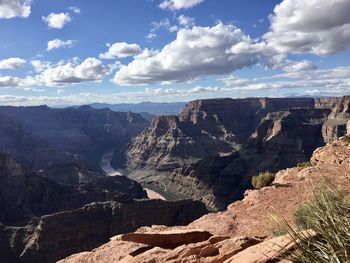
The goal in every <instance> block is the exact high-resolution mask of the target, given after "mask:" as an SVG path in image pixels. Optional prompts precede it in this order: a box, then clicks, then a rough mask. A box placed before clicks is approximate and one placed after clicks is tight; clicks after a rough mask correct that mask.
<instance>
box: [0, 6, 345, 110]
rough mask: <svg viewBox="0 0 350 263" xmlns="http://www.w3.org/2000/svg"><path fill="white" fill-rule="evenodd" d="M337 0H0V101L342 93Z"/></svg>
mask: <svg viewBox="0 0 350 263" xmlns="http://www.w3.org/2000/svg"><path fill="white" fill-rule="evenodd" d="M349 14H350V1H349V0H308V1H305V0H264V1H262V0H103V1H101V0H100V1H98V0H0V32H1V37H0V105H42V104H47V105H50V106H68V105H77V104H89V103H94V102H100V103H112V104H113V103H137V102H142V101H153V102H175V101H189V100H195V99H203V98H218V97H231V98H243V97H292V96H293V97H296V96H315V97H316V96H317V97H318V96H340V95H345V94H349V91H350V65H349V62H350V16H349Z"/></svg>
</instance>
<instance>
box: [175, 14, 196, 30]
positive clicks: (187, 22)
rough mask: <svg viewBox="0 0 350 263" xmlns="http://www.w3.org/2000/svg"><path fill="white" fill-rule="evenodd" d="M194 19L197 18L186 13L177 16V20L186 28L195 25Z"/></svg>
mask: <svg viewBox="0 0 350 263" xmlns="http://www.w3.org/2000/svg"><path fill="white" fill-rule="evenodd" d="M194 20H195V19H194V18H193V17H188V16H185V15H180V16H179V17H178V18H177V21H178V22H179V24H180V26H183V27H185V28H188V27H192V26H194V25H195V23H194Z"/></svg>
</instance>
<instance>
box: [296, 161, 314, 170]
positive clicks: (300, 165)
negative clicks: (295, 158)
mask: <svg viewBox="0 0 350 263" xmlns="http://www.w3.org/2000/svg"><path fill="white" fill-rule="evenodd" d="M311 166H312V164H311V163H310V162H304V163H298V164H297V167H298V168H300V169H304V168H307V167H311Z"/></svg>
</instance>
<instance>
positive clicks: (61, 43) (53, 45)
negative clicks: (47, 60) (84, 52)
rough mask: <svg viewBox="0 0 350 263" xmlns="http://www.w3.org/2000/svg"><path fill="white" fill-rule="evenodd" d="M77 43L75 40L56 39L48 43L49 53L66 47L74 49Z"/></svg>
mask: <svg viewBox="0 0 350 263" xmlns="http://www.w3.org/2000/svg"><path fill="white" fill-rule="evenodd" d="M75 42H76V41H75V40H61V39H57V38H56V39H53V40H50V41H49V42H47V51H50V50H53V49H58V48H64V47H72V46H73V45H74V43H75Z"/></svg>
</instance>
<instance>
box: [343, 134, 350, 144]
mask: <svg viewBox="0 0 350 263" xmlns="http://www.w3.org/2000/svg"><path fill="white" fill-rule="evenodd" d="M343 142H344V143H345V144H347V145H349V143H350V135H349V134H347V135H345V136H344V137H343Z"/></svg>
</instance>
